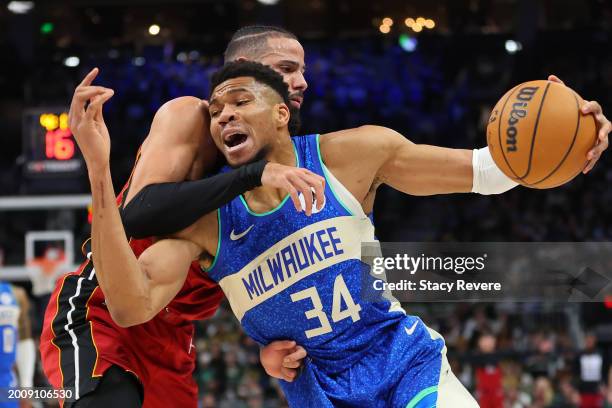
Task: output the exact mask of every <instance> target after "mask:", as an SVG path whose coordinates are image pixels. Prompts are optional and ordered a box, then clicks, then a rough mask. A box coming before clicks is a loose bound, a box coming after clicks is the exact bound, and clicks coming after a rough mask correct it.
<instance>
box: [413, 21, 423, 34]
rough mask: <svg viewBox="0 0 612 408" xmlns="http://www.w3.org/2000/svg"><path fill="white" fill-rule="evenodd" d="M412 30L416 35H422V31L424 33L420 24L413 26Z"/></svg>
mask: <svg viewBox="0 0 612 408" xmlns="http://www.w3.org/2000/svg"><path fill="white" fill-rule="evenodd" d="M412 30H413V31H414V32H415V33H420V32H421V31H423V26H422V25H420V24H419V23H416V24H415V25H413V26H412Z"/></svg>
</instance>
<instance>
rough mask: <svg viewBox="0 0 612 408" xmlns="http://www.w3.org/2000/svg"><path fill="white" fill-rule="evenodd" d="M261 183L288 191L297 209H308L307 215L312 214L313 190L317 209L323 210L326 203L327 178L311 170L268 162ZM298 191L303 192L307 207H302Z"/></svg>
mask: <svg viewBox="0 0 612 408" xmlns="http://www.w3.org/2000/svg"><path fill="white" fill-rule="evenodd" d="M261 184H262V185H264V186H269V187H275V188H280V189H283V190H285V191H287V192H288V193H289V195H291V200H292V201H293V205H294V206H295V209H296V210H298V211H306V215H311V214H312V203H313V192H314V198H316V200H317V210H321V209H322V208H323V204H324V203H325V178H323V177H321V176H319V175H318V174H315V173H313V172H311V171H310V170H306V169H301V168H298V167H292V166H285V165H282V164H278V163H268V164H266V167H265V168H264V171H263V174H262V175H261ZM298 193H302V196H303V197H304V204H305V207H306V208H302V204H301V203H300V199H299V196H298Z"/></svg>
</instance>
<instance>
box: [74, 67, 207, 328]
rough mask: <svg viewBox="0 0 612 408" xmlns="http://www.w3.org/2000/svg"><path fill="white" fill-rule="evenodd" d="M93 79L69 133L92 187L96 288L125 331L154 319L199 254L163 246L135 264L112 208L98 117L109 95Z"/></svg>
mask: <svg viewBox="0 0 612 408" xmlns="http://www.w3.org/2000/svg"><path fill="white" fill-rule="evenodd" d="M96 75H97V69H94V70H92V71H91V72H90V73H89V74H88V75H87V76H86V77H85V79H84V80H83V82H82V83H81V84H80V85H79V86H78V87H77V89H76V90H75V94H74V96H73V99H72V103H71V106H70V115H69V119H70V128H71V129H72V131H73V133H74V136H75V139H76V141H77V143H78V145H79V147H80V149H81V152H82V153H83V157H84V159H85V163H86V165H87V171H88V175H89V181H90V184H91V191H92V201H93V203H92V205H93V220H92V234H91V239H92V252H93V256H92V258H93V263H94V267H95V269H96V277H97V279H98V284H99V285H100V288H101V289H102V292H103V293H104V296H105V299H106V305H107V307H108V309H109V312H110V313H111V316H112V317H113V319H114V320H115V321H116V322H117V324H119V325H121V326H129V325H132V324H137V323H139V322H142V319H145V318H150V317H152V316H153V315H154V314H155V313H156V311H158V310H159V309H161V308H162V307H163V306H164V305H165V304H167V303H168V301H169V300H170V299H172V297H174V296H175V295H176V293H177V292H178V290H179V289H180V288H181V286H182V285H183V283H184V280H185V276H186V274H187V271H188V269H189V264H190V263H191V261H192V260H194V259H195V258H197V254H198V253H199V250H198V248H197V245H195V244H192V243H190V242H187V241H182V240H163V241H161V242H159V243H156V244H155V245H153V246H151V247H150V248H148V249H147V252H148V254H147V255H146V256H144V255H145V254H143V256H144V257H143V260H142V261H141V263H139V261H138V260H137V259H136V256H135V255H134V253H133V252H132V249H131V247H130V245H129V243H128V241H127V240H126V238H125V230H124V228H123V224H122V223H121V217H120V216H119V209H118V208H117V206H116V204H115V195H114V190H113V184H112V180H111V175H110V164H109V159H110V136H109V134H108V129H107V128H106V125H105V123H104V119H103V117H102V106H103V104H104V102H106V101H107V100H108V99H110V98H111V97H112V96H113V91H112V90H111V89H108V88H103V87H99V86H92V85H91V83H92V81H93V79H94V78H95V77H96ZM87 101H89V106H88V108H87V110H85V104H86V102H87ZM151 256H154V257H157V258H159V259H158V260H157V265H158V266H159V267H158V268H157V269H156V268H154V267H153V266H152V265H153V264H152V262H151V261H150V260H151V259H152V258H151ZM141 257H142V256H141ZM147 261H148V262H147ZM161 271H163V273H161ZM163 302H165V303H164V304H162V303H163Z"/></svg>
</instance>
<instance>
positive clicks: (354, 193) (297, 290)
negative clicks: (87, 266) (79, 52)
mask: <svg viewBox="0 0 612 408" xmlns="http://www.w3.org/2000/svg"><path fill="white" fill-rule="evenodd" d="M211 88H212V89H213V92H212V95H211V99H210V107H209V109H210V114H211V118H212V120H211V133H212V137H213V140H214V142H215V144H216V146H217V147H218V148H219V150H220V151H221V152H222V153H223V155H224V156H225V158H226V160H227V162H228V163H229V165H230V166H238V165H242V164H244V163H248V162H251V161H253V160H256V159H259V158H262V157H263V158H266V159H267V160H270V161H271V162H278V163H282V164H285V165H290V166H297V167H301V168H305V169H308V170H309V171H311V172H314V173H317V174H319V175H321V176H323V177H325V178H326V180H327V182H326V186H325V196H324V202H323V203H318V205H317V206H315V207H316V211H313V214H312V215H311V216H310V217H308V216H306V215H305V214H304V213H300V212H297V211H296V210H295V208H294V207H293V206H292V205H289V203H288V196H286V192H285V191H283V190H280V189H274V188H266V187H259V188H256V189H254V190H252V191H250V192H247V193H245V194H243V195H241V196H240V197H238V198H236V199H234V200H233V201H231V202H230V203H229V204H227V205H225V206H223V207H222V208H221V209H220V210H219V211H217V212H213V213H210V214H207V215H205V216H204V217H202V218H201V219H200V220H198V221H197V222H196V223H195V224H193V225H192V226H190V227H188V228H187V229H186V230H184V231H182V232H181V233H179V234H178V235H177V236H175V237H174V238H168V239H162V240H160V241H158V242H157V243H155V244H154V245H153V246H151V247H149V248H148V249H147V250H146V251H145V252H144V253H143V254H142V255H141V256H140V258H139V259H136V258H135V257H134V255H133V253H132V251H131V250H130V247H129V246H128V245H127V242H126V241H125V239H124V238H123V237H124V236H125V234H124V231H123V226H122V224H121V219H120V216H119V213H118V211H117V209H116V207H115V206H114V204H113V202H114V201H113V200H114V193H113V188H112V181H111V177H110V170H109V163H108V160H109V151H110V138H109V135H108V131H107V129H106V127H105V125H104V122H103V118H102V105H103V104H104V102H105V101H106V100H108V99H109V98H110V97H112V94H113V93H112V91H111V90H103V91H101V92H100V94H99V95H97V96H95V97H93V98H92V100H91V103H90V105H89V107H88V108H87V111H86V112H83V113H82V114H83V115H84V120H82V121H81V123H80V126H79V127H78V128H75V129H73V131H74V134H75V137H76V139H77V142H78V143H79V146H80V147H81V150H82V152H83V155H84V157H85V161H86V163H87V167H88V171H89V175H90V182H91V187H92V194H93V207H94V210H93V214H94V222H93V228H94V230H97V231H94V237H97V240H98V242H97V243H94V245H98V251H97V253H98V254H99V256H98V258H97V259H96V260H94V263H95V266H96V269H97V270H98V269H99V270H101V273H104V272H103V271H104V270H112V269H117V270H122V271H124V272H125V273H129V274H132V275H134V276H136V275H140V276H142V283H141V284H140V285H137V286H136V287H134V288H133V290H134V291H135V293H136V294H138V295H140V296H142V297H143V298H145V299H147V298H153V295H154V294H153V292H154V291H155V292H159V291H164V290H168V289H169V288H171V285H167V287H159V286H155V287H151V286H150V279H151V278H150V277H151V276H156V275H159V274H170V275H172V276H173V277H174V278H176V279H177V280H178V281H179V282H182V280H184V279H185V274H186V272H185V271H186V269H187V267H188V266H189V264H190V262H191V261H192V260H194V259H199V260H200V262H201V264H202V266H203V267H204V268H205V269H206V270H207V271H208V274H209V276H210V277H211V278H213V279H214V280H216V281H217V282H219V284H220V286H221V287H222V288H223V290H224V292H225V294H226V296H227V298H228V300H229V302H230V304H231V306H232V309H233V311H234V313H235V315H236V316H237V318H238V319H239V320H240V322H241V324H242V326H243V328H244V330H245V332H246V333H247V334H249V335H250V336H251V337H252V338H254V339H255V340H256V341H258V342H259V343H261V344H268V343H270V342H271V341H273V340H275V339H292V340H295V341H297V342H298V343H300V344H301V345H303V346H304V347H305V348H306V350H307V351H308V354H309V355H310V358H311V361H310V362H309V363H308V364H307V365H306V366H305V369H304V372H303V373H302V375H301V376H300V377H298V379H297V380H296V381H294V382H293V383H283V389H284V391H285V394H286V396H287V399H288V401H289V403H290V405H291V406H296V407H297V406H299V407H333V406H351V407H366V406H367V407H387V406H391V407H402V408H404V407H432V406H440V407H474V406H477V404H476V402H475V401H474V399H473V398H472V397H471V396H470V395H469V393H468V392H467V390H465V388H464V387H463V386H462V385H461V384H460V383H459V381H458V380H457V379H456V377H455V376H454V375H453V374H452V372H451V371H450V368H449V366H448V363H447V361H446V357H445V347H444V342H443V340H442V339H441V337H440V336H439V335H438V334H437V333H436V332H434V331H433V330H430V329H429V328H427V327H426V326H425V325H424V324H423V322H422V321H421V320H420V319H419V318H418V317H415V316H408V315H406V314H405V312H404V311H403V310H401V308H400V307H399V305H398V304H397V302H395V301H394V300H393V299H392V298H388V297H385V296H384V294H381V296H380V298H379V299H378V301H375V302H373V301H364V300H363V299H362V298H361V288H362V287H363V285H367V284H369V283H371V281H372V280H373V279H374V278H372V277H371V276H370V275H369V274H368V273H367V272H368V271H367V270H365V273H364V268H366V266H365V265H364V264H363V263H362V262H361V261H360V244H361V243H362V242H371V241H374V240H375V238H374V227H373V225H372V223H371V221H370V219H369V218H368V216H367V214H368V213H370V212H371V210H372V207H373V203H374V198H375V195H376V190H377V188H378V187H379V186H380V185H381V184H383V183H385V184H388V185H390V186H392V187H394V188H396V189H398V190H400V191H403V192H405V193H409V194H417V195H431V194H443V193H454V192H470V191H473V192H479V193H488V194H491V193H501V192H503V191H505V190H507V189H509V188H511V187H513V186H514V183H513V182H512V181H511V180H509V179H508V178H506V177H505V176H504V175H503V174H502V173H501V172H500V171H499V169H497V167H496V166H495V165H494V163H493V162H492V161H491V159H490V155H489V154H487V153H488V151H486V150H487V149H486V148H485V149H480V150H475V151H473V152H472V151H469V150H457V149H445V148H440V147H435V146H425V145H415V144H413V143H411V142H410V141H408V140H407V139H405V138H404V137H403V136H401V135H399V134H398V133H396V132H394V131H392V130H390V129H387V128H383V127H377V126H364V127H361V128H357V129H351V130H345V131H341V132H336V133H332V134H327V135H321V136H319V135H308V136H298V137H293V138H291V137H290V135H289V131H288V127H287V125H288V123H289V121H290V120H291V115H290V113H289V109H288V107H287V106H288V104H289V99H288V92H287V86H286V85H285V84H284V83H283V81H282V78H281V77H280V76H279V75H278V74H276V73H275V72H274V71H272V70H271V69H269V68H266V67H264V66H263V65H260V64H257V63H252V62H236V63H231V64H228V65H227V66H225V67H224V68H223V69H222V70H221V71H220V72H218V73H217V74H216V75H215V76H214V78H213V85H212V87H211ZM606 136H607V134H606ZM103 247H104V248H103ZM104 253H106V254H112V256H103V254H104ZM168 295H169V296H170V297H171V296H173V294H172V293H169V294H168ZM157 298H159V296H158V295H156V296H155V299H157ZM148 307H150V308H152V309H153V311H155V310H159V309H161V308H162V307H163V304H161V303H160V304H157V303H153V302H149V303H148ZM124 312H125V313H140V312H139V311H130V310H129V309H126V310H125V311H124Z"/></svg>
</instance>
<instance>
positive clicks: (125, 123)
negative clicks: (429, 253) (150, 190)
mask: <svg viewBox="0 0 612 408" xmlns="http://www.w3.org/2000/svg"><path fill="white" fill-rule="evenodd" d="M429 41H431V42H430V44H429V48H428V50H429V51H427V50H423V51H421V50H420V49H417V51H416V52H411V53H409V52H406V51H404V50H403V49H402V48H401V47H399V46H398V45H397V44H396V43H395V41H391V40H387V41H381V40H379V39H376V40H373V39H359V40H351V41H349V40H345V41H338V42H325V43H321V42H304V45H305V48H306V63H307V74H306V77H307V79H308V83H309V89H308V90H307V91H306V98H305V100H306V102H305V104H304V106H303V109H302V112H301V117H302V123H303V132H302V133H315V132H316V133H324V132H328V131H333V130H339V129H343V128H348V127H354V126H359V125H362V124H379V125H384V126H389V127H391V128H393V129H395V130H397V131H399V132H400V133H402V134H404V135H405V136H406V137H408V138H410V139H411V140H413V141H414V142H416V143H430V144H436V145H441V146H447V147H456V148H477V147H482V146H484V144H485V142H486V140H485V133H484V127H485V124H486V122H487V119H488V114H489V111H490V109H491V107H492V106H493V104H494V103H495V102H496V101H497V99H498V98H499V97H500V96H501V95H503V93H504V92H505V91H506V90H507V89H510V88H511V87H512V86H514V85H515V84H516V83H518V82H521V81H523V80H528V79H540V78H546V76H547V75H548V74H550V73H555V74H557V75H558V76H559V77H560V78H561V79H563V80H564V81H566V83H567V84H568V85H570V86H572V87H573V88H574V89H575V90H576V91H577V92H579V93H580V94H582V95H583V96H584V97H586V98H588V99H596V100H598V101H600V103H601V104H602V106H603V107H604V112H607V114H608V117H610V116H612V96H611V95H610V92H609V90H610V89H612V58H611V57H610V56H608V55H605V54H601V55H591V56H589V57H588V58H587V57H584V58H583V56H582V55H581V54H580V53H579V52H577V53H576V54H575V55H574V56H573V58H567V57H566V56H565V55H564V54H563V53H562V52H560V51H559V50H556V49H547V48H546V47H544V48H537V47H535V46H534V48H532V49H530V50H526V51H525V52H526V53H527V54H526V55H525V56H521V55H520V54H519V55H518V56H511V55H508V54H507V53H506V52H505V50H504V49H503V42H501V41H500V42H499V44H500V46H499V48H487V47H484V46H483V47H479V42H478V41H479V40H478V38H476V39H474V38H463V39H462V38H455V39H453V40H452V41H450V40H449V39H443V38H442V39H437V40H435V39H430V40H429ZM461 41H467V42H461ZM484 43H485V42H484V41H483V44H484ZM458 55H460V56H461V59H460V61H458V60H457V57H458ZM138 58H140V59H138ZM521 58H522V60H521ZM520 61H522V62H520ZM221 63H222V60H221V58H220V57H219V56H208V55H200V54H199V53H197V52H195V51H194V52H189V51H186V52H184V53H182V54H181V53H180V52H178V50H175V51H171V52H168V50H167V49H165V48H150V49H148V48H147V49H145V50H144V51H143V53H142V54H141V55H139V56H138V57H136V56H135V55H133V54H127V55H126V54H122V53H119V52H117V53H108V54H107V55H103V56H100V55H98V56H96V57H94V58H91V60H88V61H84V64H83V67H82V69H79V70H78V72H66V70H65V69H58V70H56V71H55V72H54V73H53V74H51V73H50V74H49V75H55V76H56V78H55V79H53V81H52V82H53V83H52V86H51V87H46V88H44V92H43V90H42V88H40V87H37V79H36V78H30V80H29V85H30V89H31V90H32V92H33V99H34V100H40V101H46V103H51V102H52V103H58V102H59V103H63V104H64V105H66V104H67V103H68V101H69V97H70V90H71V89H72V88H73V86H74V85H75V80H76V78H78V77H80V76H82V74H83V73H84V72H85V71H86V70H87V68H89V67H91V66H94V65H96V66H99V67H100V68H101V75H100V78H99V83H100V84H102V85H105V86H108V87H111V88H113V89H114V90H115V96H114V97H113V99H112V100H111V101H110V102H109V103H108V104H107V105H108V106H107V110H106V112H105V119H106V122H107V124H108V127H109V129H110V133H111V137H112V143H113V151H112V161H113V163H112V166H113V176H114V181H115V183H116V186H117V187H119V186H120V185H121V184H122V183H123V182H124V181H125V180H126V179H127V176H128V175H129V172H130V170H131V167H132V164H133V158H134V156H135V153H136V150H137V148H138V146H139V145H140V143H141V142H142V140H143V139H144V137H146V134H147V131H148V127H149V124H150V122H151V119H152V117H153V114H154V112H155V111H156V110H157V109H158V108H159V106H160V105H161V104H163V103H164V102H165V101H167V100H170V99H172V98H175V97H178V96H182V95H195V96H198V97H202V98H205V97H207V96H208V93H209V87H208V78H209V77H210V75H211V73H212V72H213V71H214V70H216V69H217V68H218V67H219V66H220V65H221ZM525 64H533V66H532V69H531V70H530V71H529V72H530V75H531V76H530V77H524V76H523V74H522V72H524V67H523V66H522V65H525ZM536 67H537V68H536ZM45 81H49V77H46V78H45ZM611 161H612V159H610V153H608V154H607V155H606V156H605V157H604V158H603V159H602V161H601V162H600V163H599V164H598V165H597V166H596V168H595V169H594V171H593V172H592V174H590V175H588V176H579V177H578V178H577V179H576V180H574V181H573V182H571V183H570V184H568V185H567V186H563V187H561V188H558V189H556V190H554V191H537V190H527V189H524V188H517V189H514V190H512V191H510V192H508V193H506V194H504V195H503V196H498V197H482V196H476V195H463V196H453V197H450V196H444V197H408V196H405V195H402V194H400V193H398V192H395V191H392V190H391V189H388V188H382V189H381V191H380V192H379V194H378V198H377V202H376V205H375V213H374V218H375V220H376V224H377V235H378V236H379V237H380V239H381V240H383V241H418V240H445V241H589V240H591V241H593V240H594V241H608V240H610V239H612V206H610V203H612V190H610V189H608V188H607V183H608V182H609V181H610V180H612V166H610V163H611ZM19 166H20V163H19V161H18V160H16V161H15V162H13V163H10V167H11V169H10V170H8V171H7V172H3V177H2V185H3V189H2V191H1V192H0V194H3V195H9V194H18V193H20V186H21V185H22V184H23V183H22V180H21V179H20V177H21V175H20V174H21V173H20V169H19ZM4 168H5V169H6V168H7V163H4ZM0 216H1V217H3V218H2V222H3V225H5V226H6V228H3V229H2V232H0V235H1V238H2V239H1V240H0V243H2V244H3V245H5V246H8V245H11V244H10V242H13V241H16V240H18V242H19V243H21V242H22V238H21V237H22V236H23V233H24V232H25V231H27V230H28V229H32V228H33V226H32V225H33V224H37V223H38V224H39V225H42V227H40V226H39V227H38V229H40V228H46V227H48V226H49V225H51V226H53V225H63V226H66V225H69V226H71V228H72V229H73V230H75V231H77V234H78V235H79V234H80V235H81V237H80V238H84V237H85V236H86V235H87V234H88V227H87V222H86V214H83V213H82V212H75V211H59V212H48V213H45V214H40V215H38V216H36V217H32V216H31V214H21V215H17V216H15V215H12V216H11V217H8V216H6V215H0ZM20 234H21V235H20ZM12 236H20V238H12ZM76 240H77V241H78V240H79V237H77V238H76ZM4 252H5V253H6V254H7V257H13V258H14V259H17V258H19V257H20V256H21V257H22V256H23V255H22V254H20V253H19V249H18V246H17V245H15V247H14V248H10V247H8V248H5V251H4ZM406 307H407V309H408V310H409V311H410V312H414V313H415V314H418V315H419V316H422V318H423V320H424V321H425V322H426V323H427V324H429V325H430V326H431V327H433V328H434V329H436V330H438V331H440V332H441V333H442V334H443V335H444V336H445V339H446V342H447V346H448V349H449V359H450V361H451V364H452V365H453V368H454V371H455V372H456V373H457V376H458V377H459V378H460V379H461V380H462V381H463V382H464V384H466V386H468V388H469V389H470V390H471V391H472V392H474V393H475V395H477V398H478V399H479V401H480V403H481V406H483V407H502V406H504V407H512V408H515V407H516V408H519V407H534V408H535V407H538V408H539V407H573V406H579V405H581V406H584V407H587V406H593V407H595V406H607V407H612V389H611V387H612V382H611V381H612V380H611V379H610V378H609V376H608V371H607V367H609V363H608V361H609V360H608V358H609V355H610V353H611V347H610V344H611V343H610V341H611V340H612V339H604V340H605V341H601V340H599V343H598V337H597V335H596V334H590V333H589V332H588V330H589V329H591V328H592V327H589V319H588V316H589V313H590V312H587V311H585V310H583V309H582V308H580V307H579V306H572V307H567V308H566V307H561V306H558V305H557V306H556V307H555V306H552V307H545V306H542V305H534V304H509V305H500V304H497V305H491V306H483V305H480V306H473V305H466V304H447V305H436V306H435V307H434V306H433V305H407V306H406ZM603 318H607V319H610V311H609V310H608V311H607V314H606V313H605V312H604V314H603ZM576 321H578V322H579V323H577V324H576V323H575V322H576ZM197 333H198V336H197V339H196V341H195V345H196V348H197V350H198V367H197V370H196V373H195V376H196V378H197V381H198V384H199V386H200V392H201V394H202V397H201V404H202V406H203V407H250V408H255V407H276V406H283V405H282V404H283V402H282V393H281V392H280V390H279V387H278V384H277V382H276V381H275V380H272V379H270V378H269V377H268V376H267V375H266V374H265V373H264V372H263V369H262V368H261V366H260V365H259V362H258V359H259V358H258V357H259V346H258V345H257V344H255V343H254V342H253V341H252V340H250V339H248V338H247V337H246V336H245V335H244V334H243V333H242V331H241V330H240V328H239V325H238V323H237V322H236V320H235V318H234V317H233V316H232V314H231V312H230V311H229V310H228V308H227V307H225V306H224V307H223V308H222V309H221V310H220V311H219V313H218V315H217V316H216V317H215V318H213V319H212V320H210V321H205V322H198V323H197ZM593 356H594V357H593ZM597 356H599V358H600V360H601V365H600V366H598V365H597V364H595V367H599V368H600V369H599V370H597V369H593V365H592V364H593V362H594V361H595V362H596V361H599V360H598V357H597ZM581 395H582V396H583V397H584V395H587V396H588V395H593V397H588V398H592V402H593V401H594V402H593V403H594V404H595V405H584V404H581V402H580V401H581ZM590 401H591V400H590ZM597 404H599V405H597Z"/></svg>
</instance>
